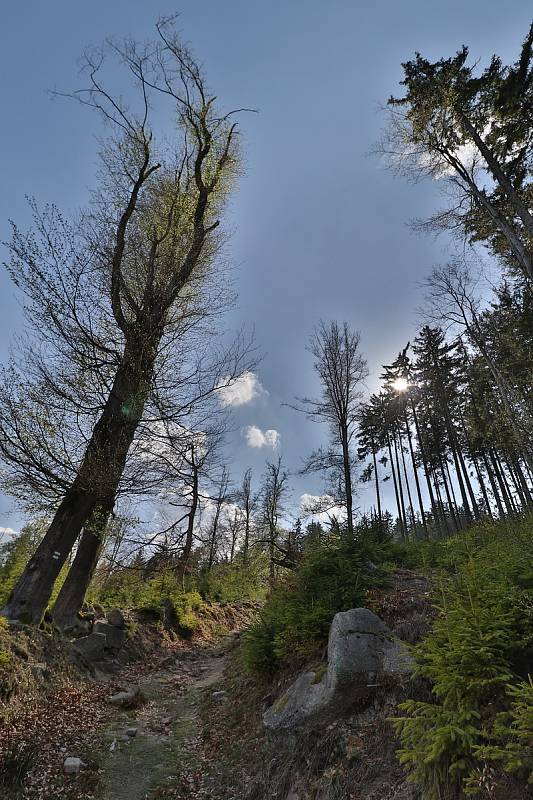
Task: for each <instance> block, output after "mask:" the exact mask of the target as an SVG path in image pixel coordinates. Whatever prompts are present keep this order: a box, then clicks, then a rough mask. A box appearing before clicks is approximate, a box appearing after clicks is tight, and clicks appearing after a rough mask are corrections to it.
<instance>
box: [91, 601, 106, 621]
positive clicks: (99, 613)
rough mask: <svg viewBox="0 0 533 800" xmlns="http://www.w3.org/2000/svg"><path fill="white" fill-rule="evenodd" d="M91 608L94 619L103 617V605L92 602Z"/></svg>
mask: <svg viewBox="0 0 533 800" xmlns="http://www.w3.org/2000/svg"><path fill="white" fill-rule="evenodd" d="M92 610H93V614H94V618H95V619H105V611H104V607H103V606H101V605H100V603H93V606H92Z"/></svg>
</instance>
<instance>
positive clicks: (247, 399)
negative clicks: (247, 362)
mask: <svg viewBox="0 0 533 800" xmlns="http://www.w3.org/2000/svg"><path fill="white" fill-rule="evenodd" d="M217 394H218V397H219V399H220V402H221V403H222V405H223V406H244V405H246V403H251V402H252V400H255V398H256V397H261V395H266V394H268V392H267V390H266V389H264V388H263V387H262V386H261V383H260V381H259V378H258V377H257V375H256V374H255V372H250V371H247V372H243V373H242V375H239V377H238V378H235V379H234V380H231V379H230V378H229V377H227V378H224V380H223V381H221V383H220V386H219V388H218V389H217Z"/></svg>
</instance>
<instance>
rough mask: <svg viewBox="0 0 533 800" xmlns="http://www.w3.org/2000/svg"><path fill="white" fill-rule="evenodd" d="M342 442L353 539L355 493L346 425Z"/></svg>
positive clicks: (349, 519)
mask: <svg viewBox="0 0 533 800" xmlns="http://www.w3.org/2000/svg"><path fill="white" fill-rule="evenodd" d="M340 433H341V441H342V466H343V472H344V491H345V494H346V522H347V526H348V535H349V536H350V537H351V538H352V539H353V537H354V527H353V492H352V467H351V464H350V448H349V445H348V428H347V426H346V425H341V426H340Z"/></svg>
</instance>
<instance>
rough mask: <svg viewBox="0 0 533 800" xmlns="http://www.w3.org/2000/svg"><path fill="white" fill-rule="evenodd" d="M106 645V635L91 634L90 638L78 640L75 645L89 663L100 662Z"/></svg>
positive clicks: (83, 637) (85, 637) (84, 637)
mask: <svg viewBox="0 0 533 800" xmlns="http://www.w3.org/2000/svg"><path fill="white" fill-rule="evenodd" d="M106 645H107V639H106V635H105V633H90V634H89V635H88V636H82V637H81V638H80V639H76V641H75V642H74V643H73V647H74V649H75V650H77V652H78V653H80V654H81V655H82V656H83V657H84V658H86V659H87V661H99V660H100V659H101V657H102V656H103V654H104V650H105V648H106Z"/></svg>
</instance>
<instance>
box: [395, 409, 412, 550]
mask: <svg viewBox="0 0 533 800" xmlns="http://www.w3.org/2000/svg"><path fill="white" fill-rule="evenodd" d="M398 441H399V444H400V453H401V455H402V465H403V475H404V478H405V486H406V488H407V497H408V499H409V511H410V516H411V523H412V525H413V536H415V535H416V519H415V509H414V506H413V498H412V497H411V488H410V486H409V478H408V476H407V466H406V464H405V453H404V451H403V442H402V434H401V432H400V426H399V425H398Z"/></svg>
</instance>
